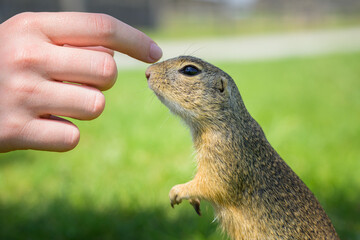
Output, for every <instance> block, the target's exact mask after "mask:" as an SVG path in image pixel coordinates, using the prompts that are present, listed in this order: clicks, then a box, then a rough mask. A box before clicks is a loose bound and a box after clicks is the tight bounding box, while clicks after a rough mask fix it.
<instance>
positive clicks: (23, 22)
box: [11, 12, 41, 31]
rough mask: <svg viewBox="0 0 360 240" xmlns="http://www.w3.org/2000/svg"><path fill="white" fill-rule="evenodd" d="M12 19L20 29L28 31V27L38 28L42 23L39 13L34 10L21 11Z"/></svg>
mask: <svg viewBox="0 0 360 240" xmlns="http://www.w3.org/2000/svg"><path fill="white" fill-rule="evenodd" d="M11 21H12V23H13V24H14V25H16V26H17V28H18V29H19V30H20V31H24V30H26V31H28V29H33V30H37V29H39V25H40V24H41V22H40V21H38V17H37V14H36V13H33V12H23V13H19V14H17V15H15V16H14V17H12V18H11Z"/></svg>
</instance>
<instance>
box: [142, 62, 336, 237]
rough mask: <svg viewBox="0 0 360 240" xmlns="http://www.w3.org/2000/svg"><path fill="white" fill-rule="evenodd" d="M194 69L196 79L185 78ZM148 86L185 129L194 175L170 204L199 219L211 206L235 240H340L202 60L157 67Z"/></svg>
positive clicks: (224, 80)
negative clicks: (185, 205)
mask: <svg viewBox="0 0 360 240" xmlns="http://www.w3.org/2000/svg"><path fill="white" fill-rule="evenodd" d="M186 66H191V69H192V70H193V69H194V68H195V70H196V69H197V70H199V71H198V72H195V74H194V73H191V74H193V75H189V74H188V73H184V67H186ZM146 75H147V78H148V84H149V87H150V88H151V89H152V90H153V91H154V92H155V94H156V95H157V96H158V97H159V99H160V100H161V101H162V102H163V103H164V104H165V105H166V106H167V107H169V108H170V110H171V111H172V112H174V113H175V114H176V115H179V116H180V117H181V118H182V119H183V120H184V121H185V122H186V123H187V125H188V126H189V127H190V129H191V133H192V137H193V142H194V145H195V149H196V152H197V162H198V168H197V173H196V175H195V177H194V179H193V180H191V181H190V182H188V183H185V184H180V185H176V186H174V187H173V188H172V189H171V191H170V195H169V196H170V200H171V205H172V206H173V205H174V204H179V203H181V201H182V200H183V199H187V200H189V201H190V203H191V204H192V205H193V206H194V208H195V210H196V211H197V212H198V213H199V214H200V209H199V205H200V200H206V201H209V202H210V203H211V204H212V205H213V207H214V209H215V212H216V216H217V219H218V220H219V221H220V223H221V226H222V228H223V229H224V230H225V231H226V232H227V233H228V235H229V236H230V237H231V238H232V239H262V240H263V239H338V236H337V234H336V232H335V229H334V227H333V226H332V224H331V221H330V219H329V218H328V216H327V215H326V213H325V212H324V210H323V209H322V207H321V206H320V204H319V202H318V201H317V200H316V198H315V197H314V195H313V194H312V192H311V191H310V190H309V189H308V188H307V187H306V185H305V184H304V183H303V182H302V181H301V180H300V178H299V177H298V176H297V175H296V174H295V173H294V172H293V171H292V170H291V169H290V167H289V166H288V165H287V164H286V163H285V162H284V161H283V160H282V159H281V157H280V156H279V154H278V153H277V152H276V151H275V150H274V149H273V148H272V146H271V145H270V143H269V142H268V141H267V139H266V137H265V135H264V132H263V131H262V129H261V127H260V126H259V124H258V123H257V122H256V121H255V120H254V119H253V118H252V117H251V116H250V114H249V113H248V111H247V110H246V108H245V105H244V103H243V101H242V98H241V96H240V93H239V91H238V89H237V87H236V85H235V82H234V81H233V80H232V78H231V77H230V76H229V75H228V74H226V73H225V72H223V71H222V70H220V69H219V68H217V67H215V66H213V65H211V64H209V63H207V62H204V61H203V60H201V59H198V58H194V57H190V56H181V57H177V58H173V59H170V60H167V61H164V62H161V63H157V64H154V65H152V66H150V67H149V68H148V69H147V72H146Z"/></svg>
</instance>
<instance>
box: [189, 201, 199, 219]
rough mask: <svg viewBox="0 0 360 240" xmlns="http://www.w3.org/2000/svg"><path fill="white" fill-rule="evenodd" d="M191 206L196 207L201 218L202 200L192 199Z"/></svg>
mask: <svg viewBox="0 0 360 240" xmlns="http://www.w3.org/2000/svg"><path fill="white" fill-rule="evenodd" d="M189 202H190V204H191V205H192V206H193V207H194V209H195V212H196V213H197V214H198V215H199V216H201V210H200V200H199V199H197V198H196V199H190V200H189Z"/></svg>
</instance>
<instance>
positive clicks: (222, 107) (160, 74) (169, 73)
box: [146, 56, 241, 125]
mask: <svg viewBox="0 0 360 240" xmlns="http://www.w3.org/2000/svg"><path fill="white" fill-rule="evenodd" d="M146 77H147V79H148V85H149V87H150V89H152V90H153V91H154V93H155V94H156V95H157V96H158V98H159V99H160V100H161V101H162V102H163V103H164V104H165V105H166V106H167V107H168V108H169V109H170V110H171V111H172V112H173V113H175V114H177V115H179V116H180V117H181V118H182V119H183V120H185V122H187V123H188V124H190V125H194V124H197V123H200V124H206V123H211V122H214V121H216V120H219V119H222V118H224V117H226V116H228V114H229V112H232V111H234V110H235V109H233V108H234V107H235V108H238V106H234V104H235V105H238V103H236V102H238V100H240V101H241V97H240V94H239V92H238V90H237V87H236V85H235V83H234V81H233V80H232V79H231V77H230V76H229V75H228V74H226V73H225V72H223V71H222V70H220V69H219V68H217V67H215V66H213V65H211V64H210V63H207V62H205V61H203V60H201V59H199V58H195V57H191V56H180V57H177V58H173V59H169V60H166V61H164V62H160V63H156V64H153V65H151V66H150V67H149V68H148V69H147V70H146ZM234 98H235V100H236V101H235V102H234V101H233V100H234ZM231 99H233V100H231Z"/></svg>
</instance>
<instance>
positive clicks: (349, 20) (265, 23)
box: [142, 13, 360, 40]
mask: <svg viewBox="0 0 360 240" xmlns="http://www.w3.org/2000/svg"><path fill="white" fill-rule="evenodd" d="M359 26H360V17H359V16H358V15H341V14H334V15H331V16H330V15H326V16H323V17H318V18H314V19H313V18H309V19H307V18H305V17H299V16H298V17H296V16H287V17H285V16H282V15H280V16H274V15H271V14H266V13H255V14H253V15H250V16H248V17H244V18H240V19H231V18H226V17H219V16H218V15H216V16H211V15H210V16H208V17H205V16H203V15H199V16H187V15H184V14H183V13H170V14H169V16H167V17H164V18H163V19H160V21H159V26H158V28H156V29H142V30H143V31H144V32H146V33H147V34H148V35H149V36H151V37H152V38H153V39H164V40H168V39H169V40H179V39H189V38H191V39H194V38H208V37H220V36H234V35H246V36H248V35H263V34H271V33H279V32H280V33H281V32H285V33H286V32H299V31H300V32H301V31H316V30H322V31H323V30H326V29H328V30H331V29H343V28H351V27H359Z"/></svg>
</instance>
